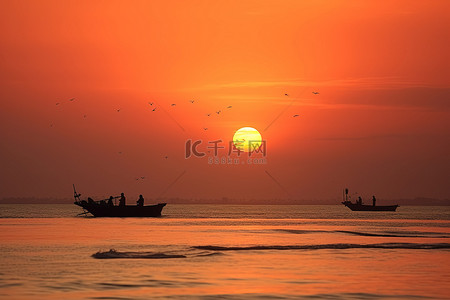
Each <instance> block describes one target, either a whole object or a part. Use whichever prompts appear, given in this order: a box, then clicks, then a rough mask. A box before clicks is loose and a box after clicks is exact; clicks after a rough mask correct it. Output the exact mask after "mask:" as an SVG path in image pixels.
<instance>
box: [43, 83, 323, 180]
mask: <svg viewBox="0 0 450 300" xmlns="http://www.w3.org/2000/svg"><path fill="white" fill-rule="evenodd" d="M312 93H313V94H314V95H319V94H320V93H319V92H316V91H313V92H312ZM284 96H286V97H289V94H287V93H285V94H284ZM75 100H76V98H70V99H68V102H73V101H75ZM189 102H190V103H191V104H194V103H195V100H189ZM148 104H149V105H150V107H151V111H152V112H154V111H156V109H157V107H156V104H155V102H148ZM56 105H57V106H58V105H62V103H61V102H56ZM176 105H177V104H176V103H171V104H170V106H171V107H174V106H176ZM231 108H233V106H232V105H229V106H227V107H226V108H225V109H231ZM116 111H117V112H118V113H120V111H121V108H118V109H116ZM222 112H223V109H220V110H217V111H215V112H214V113H215V114H217V115H220V114H221V113H222ZM212 114H213V113H208V114H206V116H207V117H211V115H212ZM299 116H300V115H299V114H295V115H293V116H292V117H293V118H297V117H299ZM86 117H87V115H86V114H85V115H83V118H86ZM50 127H53V124H50ZM203 130H208V127H203ZM208 152H210V151H208ZM118 154H122V151H119V152H118ZM168 158H169V156H167V155H165V156H164V159H168ZM135 179H136V181H141V180H145V176H141V177H138V178H135Z"/></svg>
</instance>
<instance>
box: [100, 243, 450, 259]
mask: <svg viewBox="0 0 450 300" xmlns="http://www.w3.org/2000/svg"><path fill="white" fill-rule="evenodd" d="M344 249H411V250H413V249H420V250H433V249H450V243H434V244H416V243H379V244H317V245H254V246H215V245H205V246H192V247H190V248H188V249H186V251H185V253H183V254H167V253H162V252H149V251H142V252H137V251H128V252H120V251H116V250H114V249H111V250H109V251H105V252H101V251H99V252H97V253H95V254H92V257H93V258H97V259H120V258H121V259H169V258H192V257H208V256H216V255H224V253H222V252H225V251H255V250H344ZM192 250H202V251H201V252H198V251H197V252H194V253H192Z"/></svg>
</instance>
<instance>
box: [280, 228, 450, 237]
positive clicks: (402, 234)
mask: <svg viewBox="0 0 450 300" xmlns="http://www.w3.org/2000/svg"><path fill="white" fill-rule="evenodd" d="M275 230H276V231H282V232H287V233H293V234H309V233H344V234H351V235H359V236H375V237H407V238H450V236H448V235H446V234H445V233H441V232H420V231H402V232H380V233H372V232H360V231H349V230H331V231H327V230H297V229H275Z"/></svg>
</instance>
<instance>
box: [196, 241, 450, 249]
mask: <svg viewBox="0 0 450 300" xmlns="http://www.w3.org/2000/svg"><path fill="white" fill-rule="evenodd" d="M193 248H195V249H200V250H211V251H242V250H323V249H356V248H365V249H450V243H436V244H415V243H380V244H319V245H267V246H266V245H256V246H243V247H240V246H231V247H224V246H212V245H208V246H194V247H193Z"/></svg>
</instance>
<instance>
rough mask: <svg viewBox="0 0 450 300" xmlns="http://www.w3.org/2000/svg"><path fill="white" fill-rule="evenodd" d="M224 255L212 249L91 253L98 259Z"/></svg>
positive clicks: (113, 250) (111, 250) (112, 250)
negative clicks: (182, 251) (185, 251)
mask: <svg viewBox="0 0 450 300" xmlns="http://www.w3.org/2000/svg"><path fill="white" fill-rule="evenodd" d="M215 255H224V254H223V253H221V252H214V251H201V252H200V253H194V254H191V253H186V254H166V253H161V252H149V251H142V252H137V251H127V252H121V251H116V250H115V249H110V250H109V251H105V252H101V251H99V252H97V253H94V254H92V257H93V258H98V259H117V258H130V259H133V258H134V259H136V258H137V259H168V258H187V257H205V256H215Z"/></svg>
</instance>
